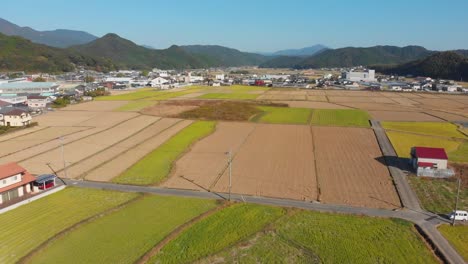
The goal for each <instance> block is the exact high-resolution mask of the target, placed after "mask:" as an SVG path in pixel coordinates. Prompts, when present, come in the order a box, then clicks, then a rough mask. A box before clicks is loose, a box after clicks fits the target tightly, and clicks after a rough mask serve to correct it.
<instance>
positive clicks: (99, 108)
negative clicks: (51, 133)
mask: <svg viewBox="0 0 468 264" xmlns="http://www.w3.org/2000/svg"><path fill="white" fill-rule="evenodd" d="M127 103H128V102H126V101H91V102H83V103H79V104H73V105H68V106H67V107H64V108H62V109H60V111H92V112H106V111H112V110H114V109H116V108H118V107H122V106H123V105H125V104H127Z"/></svg>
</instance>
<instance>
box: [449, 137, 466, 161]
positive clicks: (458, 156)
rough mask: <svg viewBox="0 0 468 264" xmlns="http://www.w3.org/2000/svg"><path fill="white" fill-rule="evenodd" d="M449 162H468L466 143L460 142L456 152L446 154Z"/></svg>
mask: <svg viewBox="0 0 468 264" xmlns="http://www.w3.org/2000/svg"><path fill="white" fill-rule="evenodd" d="M448 156H449V160H451V161H455V162H468V141H464V142H462V143H461V144H460V145H459V146H458V148H457V150H455V151H452V152H450V153H448Z"/></svg>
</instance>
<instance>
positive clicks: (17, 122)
mask: <svg viewBox="0 0 468 264" xmlns="http://www.w3.org/2000/svg"><path fill="white" fill-rule="evenodd" d="M31 120H32V117H31V115H30V114H25V115H23V116H16V115H15V116H9V115H3V118H2V117H0V125H3V126H6V125H8V122H10V126H12V127H18V126H24V125H27V124H29V123H31Z"/></svg>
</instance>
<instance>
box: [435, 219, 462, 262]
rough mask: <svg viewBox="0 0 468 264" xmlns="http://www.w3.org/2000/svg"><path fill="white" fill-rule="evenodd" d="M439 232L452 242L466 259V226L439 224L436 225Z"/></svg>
mask: <svg viewBox="0 0 468 264" xmlns="http://www.w3.org/2000/svg"><path fill="white" fill-rule="evenodd" d="M438 229H439V231H440V233H442V235H443V236H444V237H445V238H446V239H447V240H448V241H449V242H450V244H452V245H453V246H454V247H455V248H456V249H457V251H458V253H460V255H461V256H462V257H463V258H464V259H465V261H468V244H467V243H466V241H468V226H466V225H459V226H449V225H440V226H439V227H438Z"/></svg>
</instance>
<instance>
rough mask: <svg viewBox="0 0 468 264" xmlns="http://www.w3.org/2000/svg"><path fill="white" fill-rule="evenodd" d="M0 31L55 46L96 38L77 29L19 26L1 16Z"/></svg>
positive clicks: (61, 46) (74, 43)
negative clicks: (38, 28)
mask: <svg viewBox="0 0 468 264" xmlns="http://www.w3.org/2000/svg"><path fill="white" fill-rule="evenodd" d="M0 33H3V34H5V35H7V36H19V37H22V38H25V39H29V40H31V41H32V42H34V43H39V44H44V45H47V46H52V47H57V48H66V47H70V46H73V45H80V44H85V43H88V42H91V41H93V40H95V39H97V37H96V36H93V35H91V34H89V33H87V32H84V31H77V30H68V29H56V30H49V31H37V30H34V29H33V28H31V27H29V26H26V27H20V26H18V25H16V24H13V23H11V22H9V21H7V20H5V19H2V18H0Z"/></svg>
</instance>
